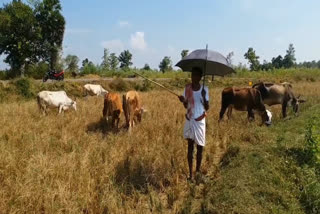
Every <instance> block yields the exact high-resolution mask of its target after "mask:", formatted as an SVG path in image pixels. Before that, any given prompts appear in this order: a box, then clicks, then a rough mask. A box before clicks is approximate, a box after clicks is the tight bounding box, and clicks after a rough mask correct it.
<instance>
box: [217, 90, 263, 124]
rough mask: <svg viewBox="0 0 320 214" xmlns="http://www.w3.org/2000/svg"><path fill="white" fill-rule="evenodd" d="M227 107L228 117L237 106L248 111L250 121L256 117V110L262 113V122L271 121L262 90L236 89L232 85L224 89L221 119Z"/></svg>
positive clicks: (237, 108)
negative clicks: (261, 93) (263, 100)
mask: <svg viewBox="0 0 320 214" xmlns="http://www.w3.org/2000/svg"><path fill="white" fill-rule="evenodd" d="M227 108H228V112H227V116H228V119H229V118H230V116H231V113H232V108H235V109H236V110H238V111H247V112H248V119H249V121H252V120H253V119H254V112H253V111H254V110H256V111H258V113H259V114H260V116H261V120H262V123H265V122H266V121H269V117H268V113H267V111H266V108H265V106H264V104H263V102H262V98H261V95H260V92H259V91H258V90H256V89H254V88H240V89H236V88H234V87H231V88H225V89H223V91H222V101H221V110H220V118H219V121H221V120H222V118H223V115H224V113H225V111H226V109H227Z"/></svg>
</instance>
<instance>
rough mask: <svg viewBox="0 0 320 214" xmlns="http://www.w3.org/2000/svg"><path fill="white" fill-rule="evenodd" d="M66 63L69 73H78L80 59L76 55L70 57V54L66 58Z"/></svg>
mask: <svg viewBox="0 0 320 214" xmlns="http://www.w3.org/2000/svg"><path fill="white" fill-rule="evenodd" d="M65 63H66V66H67V69H68V70H69V71H71V72H78V70H79V66H78V63H79V58H78V57H77V56H76V55H70V54H69V55H68V56H67V57H66V58H65Z"/></svg>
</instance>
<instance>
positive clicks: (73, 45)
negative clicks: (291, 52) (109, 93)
mask: <svg viewBox="0 0 320 214" xmlns="http://www.w3.org/2000/svg"><path fill="white" fill-rule="evenodd" d="M7 2H10V1H8V0H0V5H2V4H3V3H7ZM61 3H62V7H63V11H62V13H63V15H64V16H65V19H66V23H67V24H66V32H65V37H64V44H63V47H64V49H63V54H64V56H66V55H67V54H75V55H77V56H78V57H79V58H80V59H81V60H83V59H84V58H89V59H90V60H91V61H93V62H94V63H101V57H102V55H103V48H104V47H106V48H108V49H109V50H110V51H111V52H115V53H117V54H119V53H120V52H121V51H123V50H124V49H129V50H130V52H132V54H133V64H134V66H137V67H142V66H143V65H144V64H145V63H149V64H150V66H151V67H153V68H158V65H159V62H160V61H161V59H162V58H163V57H164V56H170V57H171V59H172V61H173V63H174V64H175V63H177V62H178V60H179V59H180V52H181V50H182V49H189V50H195V49H199V48H205V45H206V44H208V45H209V49H212V50H215V51H218V52H220V53H222V54H223V55H227V54H228V53H229V52H231V51H233V52H234V54H235V55H234V58H233V62H234V64H238V63H239V62H242V63H245V62H246V60H245V59H244V57H243V55H244V53H245V52H246V51H247V50H248V48H249V47H253V48H254V49H255V50H256V53H257V55H259V56H260V61H261V62H262V60H264V59H265V60H268V61H270V60H271V58H272V57H274V56H278V55H279V54H281V55H285V51H286V49H287V48H288V45H289V43H293V44H294V47H295V49H296V58H297V61H298V62H300V61H305V60H319V59H320V28H319V24H320V23H319V21H320V13H319V9H320V1H318V0H306V1H301V0H268V1H267V0H224V1H223V0H199V1H195V0H183V1H182V0H161V1H152V0H118V1H111V0H91V1H88V0H87V1H85V0H62V1H61ZM2 58H3V57H2ZM5 66H6V65H5V64H4V63H3V62H2V60H1V62H0V69H1V68H4V67H5Z"/></svg>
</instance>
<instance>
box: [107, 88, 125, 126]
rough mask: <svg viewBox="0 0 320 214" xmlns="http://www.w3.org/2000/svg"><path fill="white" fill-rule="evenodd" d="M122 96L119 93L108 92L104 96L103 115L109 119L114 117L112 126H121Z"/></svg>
mask: <svg viewBox="0 0 320 214" xmlns="http://www.w3.org/2000/svg"><path fill="white" fill-rule="evenodd" d="M122 111H123V110H122V103H121V98H120V95H119V94H118V93H113V92H110V93H107V94H105V96H104V107H103V117H104V118H106V120H107V121H108V117H109V116H111V117H112V127H113V128H114V127H115V123H117V124H116V127H117V129H118V128H119V122H120V115H121V112H122Z"/></svg>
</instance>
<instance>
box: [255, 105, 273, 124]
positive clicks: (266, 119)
mask: <svg viewBox="0 0 320 214" xmlns="http://www.w3.org/2000/svg"><path fill="white" fill-rule="evenodd" d="M258 112H259V115H260V116H261V125H263V124H265V125H267V126H270V125H271V118H272V114H271V112H270V111H269V110H267V109H266V108H263V110H262V109H261V110H259V111H258Z"/></svg>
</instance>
